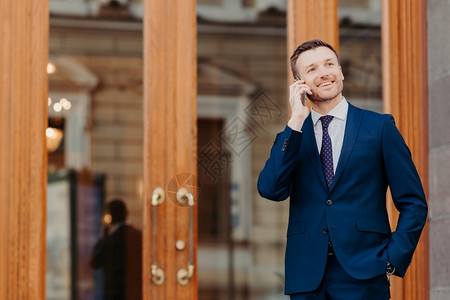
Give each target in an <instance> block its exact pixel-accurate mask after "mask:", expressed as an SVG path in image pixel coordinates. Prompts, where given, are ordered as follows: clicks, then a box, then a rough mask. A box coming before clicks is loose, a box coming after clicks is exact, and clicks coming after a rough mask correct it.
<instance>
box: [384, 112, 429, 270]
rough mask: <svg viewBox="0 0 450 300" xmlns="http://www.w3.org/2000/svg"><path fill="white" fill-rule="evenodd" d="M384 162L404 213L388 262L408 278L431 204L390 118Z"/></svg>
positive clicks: (390, 184) (392, 187)
mask: <svg viewBox="0 0 450 300" xmlns="http://www.w3.org/2000/svg"><path fill="white" fill-rule="evenodd" d="M382 143H383V159H384V168H385V170H386V176H387V180H388V184H389V187H390V190H391V194H392V199H393V201H394V205H395V207H396V208H397V210H398V211H399V212H400V215H399V219H398V223H397V228H396V229H395V231H394V232H393V233H392V237H391V240H390V242H389V245H388V247H387V255H388V261H389V262H390V263H391V264H392V265H393V266H394V267H395V268H396V271H397V273H398V275H400V276H401V277H403V276H404V274H405V272H406V269H407V268H408V266H409V264H410V263H411V259H412V256H413V253H414V250H415V248H416V246H417V243H418V241H419V237H420V234H421V232H422V229H423V227H424V225H425V222H426V219H427V213H428V208H427V202H426V199H425V194H424V191H423V188H422V184H421V182H420V178H419V175H418V173H417V170H416V168H415V166H414V163H413V161H412V158H411V153H410V151H409V149H408V147H407V145H406V143H405V141H404V140H403V138H402V136H401V134H400V132H399V131H398V129H397V127H396V126H395V123H394V118H393V117H392V116H389V117H388V118H386V120H385V122H384V129H383V140H382Z"/></svg>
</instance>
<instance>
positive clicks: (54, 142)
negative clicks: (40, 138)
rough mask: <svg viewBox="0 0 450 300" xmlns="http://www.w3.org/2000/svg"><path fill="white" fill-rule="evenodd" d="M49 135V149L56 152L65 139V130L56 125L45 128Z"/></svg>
mask: <svg viewBox="0 0 450 300" xmlns="http://www.w3.org/2000/svg"><path fill="white" fill-rule="evenodd" d="M45 135H46V137H47V151H48V152H54V151H56V149H58V147H59V145H61V142H62V139H63V131H62V130H61V129H58V128H54V127H47V129H46V130H45Z"/></svg>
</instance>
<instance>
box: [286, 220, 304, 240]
mask: <svg viewBox="0 0 450 300" xmlns="http://www.w3.org/2000/svg"><path fill="white" fill-rule="evenodd" d="M305 231H306V222H297V223H292V224H289V227H288V231H287V236H288V237H290V236H293V235H297V234H302V233H305Z"/></svg>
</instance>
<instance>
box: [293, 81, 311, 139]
mask: <svg viewBox="0 0 450 300" xmlns="http://www.w3.org/2000/svg"><path fill="white" fill-rule="evenodd" d="M306 93H308V94H310V95H311V94H312V92H311V89H310V87H309V86H308V85H306V84H305V81H304V80H301V79H300V78H298V77H297V78H296V80H295V82H294V83H293V84H291V85H290V87H289V94H290V95H289V105H290V106H291V112H292V114H291V118H290V120H289V122H288V126H289V127H290V128H291V129H293V130H296V131H300V130H301V128H302V126H303V122H304V121H305V119H306V117H307V116H308V114H309V108H308V107H307V106H306Z"/></svg>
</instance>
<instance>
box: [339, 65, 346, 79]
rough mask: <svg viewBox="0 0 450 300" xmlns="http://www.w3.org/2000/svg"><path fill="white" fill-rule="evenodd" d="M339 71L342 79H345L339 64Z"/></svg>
mask: <svg viewBox="0 0 450 300" xmlns="http://www.w3.org/2000/svg"><path fill="white" fill-rule="evenodd" d="M339 71H341V76H342V80H344V79H345V78H344V73H343V72H342V67H341V66H339Z"/></svg>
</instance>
